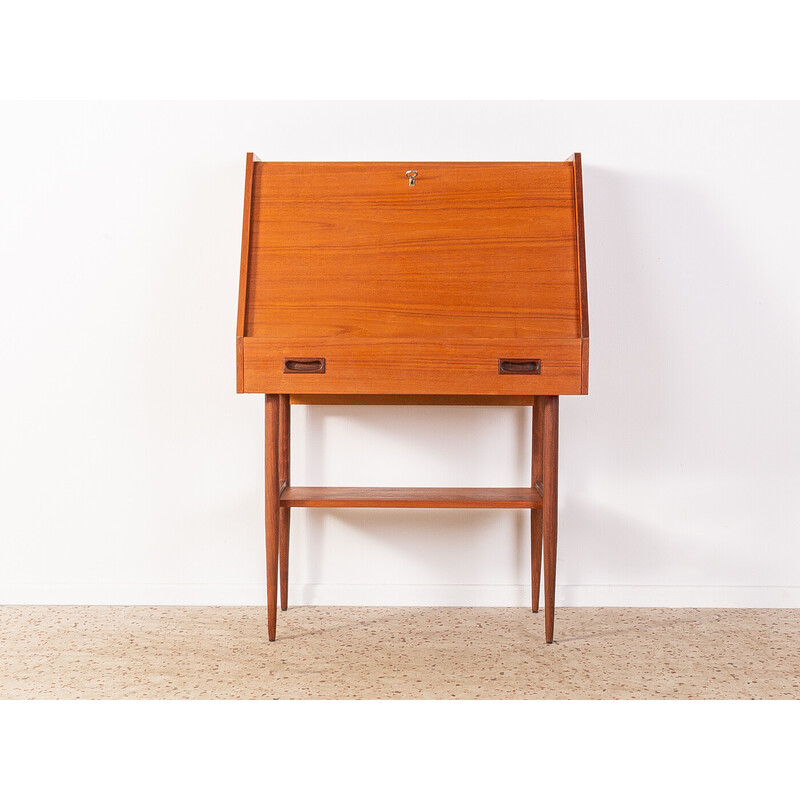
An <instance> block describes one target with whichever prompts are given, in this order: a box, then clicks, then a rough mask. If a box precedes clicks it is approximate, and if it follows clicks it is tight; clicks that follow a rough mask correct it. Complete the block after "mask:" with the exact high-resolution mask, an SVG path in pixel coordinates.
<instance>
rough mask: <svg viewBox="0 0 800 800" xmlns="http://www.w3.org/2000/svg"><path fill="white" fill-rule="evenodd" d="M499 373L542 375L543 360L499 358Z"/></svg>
mask: <svg viewBox="0 0 800 800" xmlns="http://www.w3.org/2000/svg"><path fill="white" fill-rule="evenodd" d="M497 371H498V373H500V375H540V374H541V372H542V359H541V358H498V359H497Z"/></svg>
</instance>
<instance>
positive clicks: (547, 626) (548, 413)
mask: <svg viewBox="0 0 800 800" xmlns="http://www.w3.org/2000/svg"><path fill="white" fill-rule="evenodd" d="M537 400H541V401H542V494H543V497H542V501H543V503H542V528H543V531H542V533H543V536H542V538H543V540H544V542H543V544H544V630H545V640H546V641H547V643H548V644H551V643H552V641H553V625H554V622H555V607H556V544H557V540H558V397H557V396H548V397H541V398H537Z"/></svg>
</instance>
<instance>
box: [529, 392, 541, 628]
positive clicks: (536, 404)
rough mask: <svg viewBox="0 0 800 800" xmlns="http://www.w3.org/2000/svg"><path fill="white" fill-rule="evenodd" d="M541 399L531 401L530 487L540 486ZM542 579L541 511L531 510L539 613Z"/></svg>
mask: <svg viewBox="0 0 800 800" xmlns="http://www.w3.org/2000/svg"><path fill="white" fill-rule="evenodd" d="M542 421H543V416H542V398H541V397H534V399H533V419H532V426H531V427H532V433H533V436H532V440H533V445H532V446H533V449H532V451H531V487H532V488H536V487H537V485H538V487H541V485H542V439H543V436H542ZM541 579H542V509H541V508H532V509H531V609H532V610H533V613H534V614H535V613H537V612H538V611H539V594H540V586H541Z"/></svg>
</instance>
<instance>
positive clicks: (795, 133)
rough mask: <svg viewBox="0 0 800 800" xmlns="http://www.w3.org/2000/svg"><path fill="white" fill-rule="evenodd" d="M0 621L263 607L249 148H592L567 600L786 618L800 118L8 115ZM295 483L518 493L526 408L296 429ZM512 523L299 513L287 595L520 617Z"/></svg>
mask: <svg viewBox="0 0 800 800" xmlns="http://www.w3.org/2000/svg"><path fill="white" fill-rule="evenodd" d="M3 116H4V122H3V124H2V126H0V145H2V151H1V152H2V174H0V269H2V292H0V326H2V339H0V348H1V349H0V359H1V360H0V375H2V376H3V379H4V385H3V391H2V393H0V437H1V438H0V487H1V488H0V491H1V492H2V502H1V503H0V602H5V603H145V604H159V603H187V604H191V603H242V604H249V603H252V604H258V603H261V602H262V601H263V597H264V544H263V539H264V537H263V528H262V526H263V516H262V502H263V501H262V471H263V465H262V446H263V428H262V426H263V400H262V398H261V397H260V396H253V395H248V396H241V395H236V393H235V358H234V353H235V350H234V333H235V315H236V298H237V280H238V269H239V248H240V228H241V206H242V191H243V178H244V155H245V152H246V151H247V150H250V149H252V150H255V151H256V153H258V154H259V155H260V157H261V158H262V159H265V160H269V159H282V160H293V159H297V160H315V159H320V160H325V159H331V160H348V159H352V160H373V159H374V160H387V159H404V158H409V159H414V158H415V159H419V160H426V159H427V160H437V159H442V160H444V159H447V160H459V159H464V160H515V159H519V160H558V159H562V158H564V157H566V156H567V155H569V154H570V153H571V152H572V151H573V150H580V151H582V152H583V157H584V170H585V175H584V178H585V201H586V236H587V242H586V244H587V255H588V258H587V260H588V275H589V309H590V322H591V335H592V351H591V373H590V395H589V396H588V397H570V398H564V399H563V400H562V405H561V420H562V428H561V481H560V487H561V519H560V542H559V544H560V552H559V589H558V601H559V602H560V603H564V604H578V605H580V604H622V605H625V604H631V605H660V604H664V605H720V606H722V605H798V604H799V601H800V536H798V532H799V531H798V504H797V501H796V498H795V494H794V491H795V489H796V487H797V486H798V485H800V481H799V480H798V478H800V475H798V471H799V470H798V463H799V459H798V455H799V453H800V436H798V432H799V431H800V424H798V417H797V410H796V407H797V400H798V392H797V389H798V382H797V378H796V377H795V376H796V374H797V371H798V362H800V333H798V331H800V326H798V325H797V323H796V322H795V319H794V315H795V313H796V309H797V308H798V307H799V306H798V299H799V298H798V294H800V292H799V291H798V289H799V287H800V277H799V276H800V263H798V256H797V253H798V247H797V231H798V225H797V218H798V216H799V213H798V212H800V204H799V203H798V200H797V197H798V190H797V187H798V185H800V168H799V167H798V163H797V161H796V159H795V157H794V146H795V144H796V142H797V140H798V138H800V105H799V104H797V103H793V104H755V103H734V104H702V103H700V104H698V103H691V104H689V103H659V104H641V103H639V104H624V103H563V104H559V103H522V102H521V103H486V102H459V103H447V102H443V103H414V104H396V103H394V104H392V103H387V104H336V103H327V104H261V103H259V104H160V105H159V104H155V105H115V104H105V105H74V104H66V103H65V104H48V105H17V106H5V108H4V114H3ZM293 413H294V439H293V480H294V482H295V483H298V484H302V483H312V484H317V483H329V484H350V485H359V484H363V485H381V484H387V485H392V484H396V485H403V484H406V485H448V484H450V485H497V486H501V485H515V484H517V485H523V484H525V483H526V482H527V481H528V479H529V439H530V420H529V414H528V413H527V412H526V410H525V409H494V410H493V409H469V408H463V409H462V408H457V409H452V408H407V407H406V408H396V407H389V408H378V407H376V408H335V407H328V408H325V407H316V408H296V409H294V412H293ZM528 559H529V544H528V521H527V515H526V514H525V513H524V512H511V511H499V512H498V511H494V512H492V511H480V512H469V511H422V510H419V511H410V510H408V511H395V510H385V511H379V510H334V511H327V512H326V511H302V510H298V511H295V512H293V538H292V565H291V583H292V584H293V586H292V598H291V599H292V601H294V602H308V603H313V602H320V603H345V604H350V603H352V604H357V603H375V604H381V603H382V604H393V603H403V604H405V603H408V604H417V603H419V604H429V603H430V604H447V603H457V604H507V603H520V604H522V603H527V599H528V588H527V585H526V583H527V581H528V579H529V577H528V576H529V566H528V563H529V562H528Z"/></svg>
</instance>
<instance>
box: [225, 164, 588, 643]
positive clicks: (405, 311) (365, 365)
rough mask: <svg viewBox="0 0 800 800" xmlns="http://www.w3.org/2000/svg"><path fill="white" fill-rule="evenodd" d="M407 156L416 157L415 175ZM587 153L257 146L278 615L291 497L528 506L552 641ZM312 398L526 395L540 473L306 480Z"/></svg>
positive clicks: (244, 284) (578, 320) (254, 339)
mask: <svg viewBox="0 0 800 800" xmlns="http://www.w3.org/2000/svg"><path fill="white" fill-rule="evenodd" d="M407 173H408V174H407ZM587 307H588V306H587V284H586V252H585V244H584V230H583V179H582V168H581V157H580V154H578V153H576V154H574V155H573V156H571V157H570V159H568V160H567V161H564V162H490V163H481V162H478V163H466V162H436V163H433V162H357V163H349V162H302V163H290V162H263V163H262V162H259V161H258V160H257V159H256V158H255V157H254V156H253V154H252V153H251V154H248V156H247V161H246V170H245V197H244V222H243V226H242V255H241V266H240V279H239V304H238V317H237V336H236V381H237V391H239V392H256V393H263V394H264V395H265V426H266V437H265V441H266V447H265V496H266V551H267V617H268V632H269V638H270V640H274V638H275V633H276V618H277V602H278V585H279V584H280V605H281V608H282V609H286V608H287V605H288V566H289V528H290V513H291V512H290V510H291V508H292V507H328V508H335V507H351V508H357V507H379V508H520V509H529V510H530V513H531V591H532V596H531V605H532V609H533V611H538V609H539V593H540V582H541V573H542V567H544V603H545V638H546V641H548V642H552V641H553V623H554V608H555V568H556V540H557V515H558V513H557V512H558V508H557V506H558V404H559V395H562V394H586V393H588V369H589V322H588V311H587ZM297 403H324V404H331V403H336V404H350V403H352V404H386V405H390V404H401V405H406V404H437V405H438V404H457V405H498V406H499V405H527V406H530V407H532V409H533V424H532V429H533V442H532V458H531V485H530V487H527V488H525V487H517V488H505V489H494V488H492V489H488V488H438V489H431V488H405V487H402V488H401V487H395V488H361V487H311V486H305V487H296V486H292V485H291V481H290V464H289V453H290V408H291V405H292V404H297Z"/></svg>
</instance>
